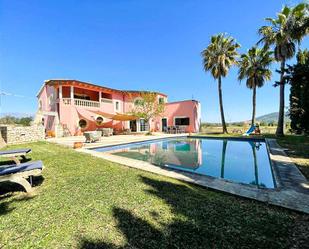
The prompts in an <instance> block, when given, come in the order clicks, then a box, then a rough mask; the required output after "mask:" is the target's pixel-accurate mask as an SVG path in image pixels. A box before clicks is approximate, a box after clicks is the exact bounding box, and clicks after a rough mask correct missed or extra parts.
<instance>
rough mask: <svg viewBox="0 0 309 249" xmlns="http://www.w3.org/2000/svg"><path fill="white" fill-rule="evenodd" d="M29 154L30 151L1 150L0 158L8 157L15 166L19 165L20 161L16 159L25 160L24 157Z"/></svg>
mask: <svg viewBox="0 0 309 249" xmlns="http://www.w3.org/2000/svg"><path fill="white" fill-rule="evenodd" d="M30 152H31V149H17V150H2V151H0V156H1V157H8V158H10V159H12V160H13V161H14V162H15V163H16V164H20V160H19V159H18V158H17V157H19V156H20V157H21V158H22V159H26V155H27V154H28V153H30Z"/></svg>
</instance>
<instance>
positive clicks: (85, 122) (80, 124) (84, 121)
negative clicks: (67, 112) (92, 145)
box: [78, 119, 87, 129]
mask: <svg viewBox="0 0 309 249" xmlns="http://www.w3.org/2000/svg"><path fill="white" fill-rule="evenodd" d="M78 125H79V127H80V128H82V129H84V128H86V127H87V121H86V120H85V119H81V120H79V122H78Z"/></svg>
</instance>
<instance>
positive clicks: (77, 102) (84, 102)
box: [62, 98, 100, 108]
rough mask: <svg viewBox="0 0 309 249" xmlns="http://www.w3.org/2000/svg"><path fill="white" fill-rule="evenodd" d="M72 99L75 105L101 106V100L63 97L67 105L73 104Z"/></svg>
mask: <svg viewBox="0 0 309 249" xmlns="http://www.w3.org/2000/svg"><path fill="white" fill-rule="evenodd" d="M72 100H73V103H74V105H76V106H84V107H97V108H99V107H100V102H99V101H92V100H85V99H70V98H62V102H63V104H65V105H71V104H72Z"/></svg>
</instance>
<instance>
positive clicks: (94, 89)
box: [36, 79, 201, 136]
mask: <svg viewBox="0 0 309 249" xmlns="http://www.w3.org/2000/svg"><path fill="white" fill-rule="evenodd" d="M155 94H157V99H158V101H160V102H164V103H165V110H164V114H163V115H162V117H156V118H154V119H153V120H150V122H149V124H145V121H144V120H143V119H138V118H136V117H134V116H132V115H130V110H132V107H133V106H134V105H135V104H136V103H137V101H138V100H139V98H141V96H140V95H141V91H125V90H117V89H112V88H108V87H104V86H99V85H94V84H92V83H87V82H82V81H78V80H64V79H52V80H46V81H45V82H44V84H43V85H42V87H41V89H40V91H39V93H38V95H37V98H38V105H39V106H38V113H37V117H36V120H38V119H39V122H42V123H43V125H44V126H45V129H46V131H47V132H48V131H49V132H51V131H52V132H55V133H56V134H58V136H59V134H61V135H62V133H63V132H65V133H66V134H67V135H80V134H81V132H83V131H87V130H96V129H98V128H103V127H110V128H113V129H114V130H115V131H117V130H119V131H121V130H124V129H131V131H132V132H144V131H147V130H149V129H150V130H151V131H164V130H166V128H167V127H168V126H183V127H184V128H185V130H186V132H193V133H194V132H198V131H199V126H200V113H201V108H200V103H199V102H198V101H196V100H184V101H178V102H171V103H169V102H168V97H167V95H165V94H163V93H159V92H155ZM60 130H61V132H60Z"/></svg>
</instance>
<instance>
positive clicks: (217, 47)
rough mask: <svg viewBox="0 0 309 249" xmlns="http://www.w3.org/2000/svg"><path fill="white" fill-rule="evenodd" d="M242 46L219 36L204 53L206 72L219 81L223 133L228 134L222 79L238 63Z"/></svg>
mask: <svg viewBox="0 0 309 249" xmlns="http://www.w3.org/2000/svg"><path fill="white" fill-rule="evenodd" d="M239 47H240V45H239V44H238V43H237V42H236V41H235V40H234V38H232V37H230V36H225V35H224V34H218V35H214V36H212V37H211V42H210V44H209V45H208V47H207V48H206V49H204V50H203V51H202V57H203V65H204V69H205V71H206V72H207V71H210V72H211V74H212V76H213V77H214V78H215V79H218V92H219V104H220V113H221V123H222V129H223V133H227V128H226V123H225V118H224V111H223V101H222V88H221V84H222V77H225V76H226V75H227V74H228V71H229V69H230V67H231V66H233V65H234V64H236V63H237V60H236V57H237V55H238V53H237V49H238V48H239Z"/></svg>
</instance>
